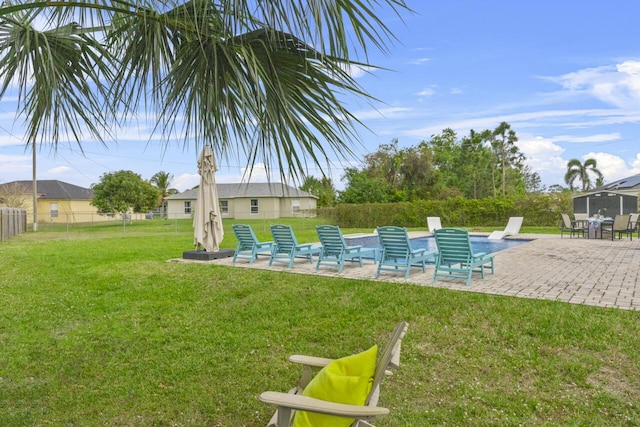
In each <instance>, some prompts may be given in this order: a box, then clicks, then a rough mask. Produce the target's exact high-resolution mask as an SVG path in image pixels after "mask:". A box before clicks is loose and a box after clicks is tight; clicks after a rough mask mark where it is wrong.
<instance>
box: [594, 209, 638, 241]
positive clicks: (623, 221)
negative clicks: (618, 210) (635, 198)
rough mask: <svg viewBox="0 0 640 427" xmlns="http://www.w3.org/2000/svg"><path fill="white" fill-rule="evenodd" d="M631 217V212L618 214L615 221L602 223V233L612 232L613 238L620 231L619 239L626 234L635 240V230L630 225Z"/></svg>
mask: <svg viewBox="0 0 640 427" xmlns="http://www.w3.org/2000/svg"><path fill="white" fill-rule="evenodd" d="M630 223H631V218H630V215H629V214H625V215H616V217H615V218H613V222H611V221H607V222H603V223H602V234H603V235H604V234H611V240H613V238H614V236H615V235H616V233H618V239H621V238H622V235H623V234H626V235H627V236H629V237H630V238H631V240H633V232H634V231H635V230H633V229H632V228H631V226H630Z"/></svg>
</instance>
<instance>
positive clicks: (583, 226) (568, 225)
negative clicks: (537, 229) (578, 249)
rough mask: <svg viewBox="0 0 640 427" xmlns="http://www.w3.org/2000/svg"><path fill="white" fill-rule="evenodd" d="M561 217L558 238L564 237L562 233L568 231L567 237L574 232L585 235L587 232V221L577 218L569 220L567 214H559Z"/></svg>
mask: <svg viewBox="0 0 640 427" xmlns="http://www.w3.org/2000/svg"><path fill="white" fill-rule="evenodd" d="M560 217H561V218H562V220H561V222H560V238H562V237H564V233H565V231H566V232H569V237H570V238H572V237H573V235H574V234H576V235H580V234H582V237H585V236H586V235H587V233H588V232H589V221H583V220H577V221H571V219H570V218H569V214H565V213H563V214H560Z"/></svg>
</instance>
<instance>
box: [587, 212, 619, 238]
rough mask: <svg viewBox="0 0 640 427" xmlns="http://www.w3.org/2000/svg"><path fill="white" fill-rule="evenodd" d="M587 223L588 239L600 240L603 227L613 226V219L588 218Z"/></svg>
mask: <svg viewBox="0 0 640 427" xmlns="http://www.w3.org/2000/svg"><path fill="white" fill-rule="evenodd" d="M587 221H589V231H588V232H587V238H589V239H602V228H603V225H604V226H607V225H609V224H613V218H610V217H598V218H597V217H590V218H589V219H588V220H587Z"/></svg>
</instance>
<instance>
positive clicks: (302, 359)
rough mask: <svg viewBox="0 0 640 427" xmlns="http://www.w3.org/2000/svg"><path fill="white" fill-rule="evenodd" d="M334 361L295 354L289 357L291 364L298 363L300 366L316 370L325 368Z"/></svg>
mask: <svg viewBox="0 0 640 427" xmlns="http://www.w3.org/2000/svg"><path fill="white" fill-rule="evenodd" d="M332 361H333V359H327V358H324V357H315V356H303V355H301V354H294V355H292V356H290V357H289V362H291V363H297V364H298V365H306V366H312V367H314V368H324V367H325V366H327V365H328V364H329V362H332Z"/></svg>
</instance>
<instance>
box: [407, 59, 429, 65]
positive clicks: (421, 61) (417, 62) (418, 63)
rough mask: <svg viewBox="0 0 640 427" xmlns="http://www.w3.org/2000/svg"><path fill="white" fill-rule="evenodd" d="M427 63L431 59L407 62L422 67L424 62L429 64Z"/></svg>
mask: <svg viewBox="0 0 640 427" xmlns="http://www.w3.org/2000/svg"><path fill="white" fill-rule="evenodd" d="M429 61H431V58H418V59H414V60H413V61H409V64H412V65H422V64H424V63H425V62H429Z"/></svg>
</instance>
